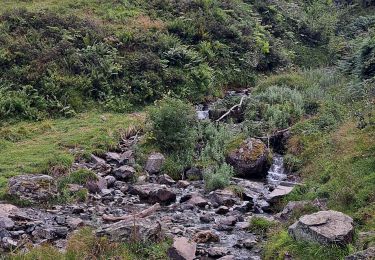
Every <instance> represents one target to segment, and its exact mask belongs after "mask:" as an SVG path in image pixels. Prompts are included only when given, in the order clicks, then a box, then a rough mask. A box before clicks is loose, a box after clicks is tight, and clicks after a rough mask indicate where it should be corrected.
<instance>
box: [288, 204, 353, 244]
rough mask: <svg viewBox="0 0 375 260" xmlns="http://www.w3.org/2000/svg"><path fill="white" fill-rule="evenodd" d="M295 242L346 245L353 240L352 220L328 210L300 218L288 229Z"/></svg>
mask: <svg viewBox="0 0 375 260" xmlns="http://www.w3.org/2000/svg"><path fill="white" fill-rule="evenodd" d="M289 234H290V235H291V236H292V237H294V238H295V239H296V240H305V241H312V242H316V243H320V244H323V245H326V244H337V245H346V244H348V243H350V242H352V240H353V235H354V227H353V219H352V218H351V217H349V216H347V215H345V214H343V213H341V212H338V211H333V210H328V211H319V212H317V213H313V214H311V215H305V216H302V217H301V218H300V219H299V220H298V221H297V222H295V223H294V224H293V225H291V226H290V227H289Z"/></svg>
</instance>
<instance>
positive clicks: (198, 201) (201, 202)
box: [186, 193, 208, 208]
mask: <svg viewBox="0 0 375 260" xmlns="http://www.w3.org/2000/svg"><path fill="white" fill-rule="evenodd" d="M189 196H190V198H189V199H188V200H187V201H186V203H187V204H190V205H193V206H195V207H199V208H204V207H205V206H206V205H208V201H207V200H206V199H204V198H203V197H202V196H200V195H198V194H195V193H194V194H190V195H189Z"/></svg>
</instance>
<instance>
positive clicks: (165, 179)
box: [157, 174, 176, 185]
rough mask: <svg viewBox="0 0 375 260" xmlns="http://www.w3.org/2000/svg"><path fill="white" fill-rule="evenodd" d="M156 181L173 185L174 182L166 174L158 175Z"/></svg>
mask: <svg viewBox="0 0 375 260" xmlns="http://www.w3.org/2000/svg"><path fill="white" fill-rule="evenodd" d="M157 182H158V183H159V184H165V185H173V184H175V183H176V182H175V180H173V179H172V178H171V177H170V176H169V175H167V174H163V175H160V176H158V180H157Z"/></svg>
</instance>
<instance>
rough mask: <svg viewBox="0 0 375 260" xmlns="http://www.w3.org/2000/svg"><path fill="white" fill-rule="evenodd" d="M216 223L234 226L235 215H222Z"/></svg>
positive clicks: (235, 221)
mask: <svg viewBox="0 0 375 260" xmlns="http://www.w3.org/2000/svg"><path fill="white" fill-rule="evenodd" d="M217 223H218V224H219V225H224V226H234V225H235V224H236V223H237V217H235V216H228V217H224V218H222V219H220V220H218V221H217Z"/></svg>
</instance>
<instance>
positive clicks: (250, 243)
mask: <svg viewBox="0 0 375 260" xmlns="http://www.w3.org/2000/svg"><path fill="white" fill-rule="evenodd" d="M242 244H243V247H245V248H247V249H252V248H253V247H254V246H256V245H257V244H258V242H257V241H256V239H255V238H248V239H245V240H244V241H243V242H242Z"/></svg>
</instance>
